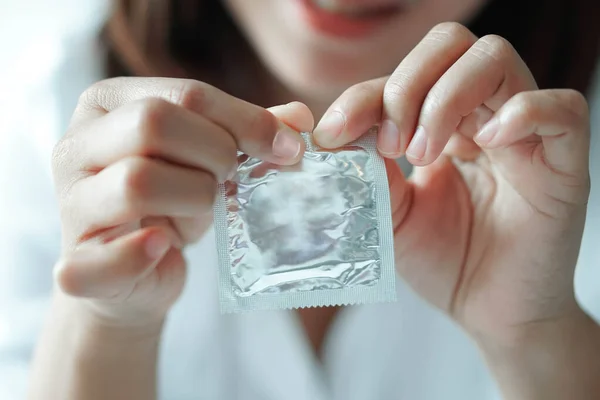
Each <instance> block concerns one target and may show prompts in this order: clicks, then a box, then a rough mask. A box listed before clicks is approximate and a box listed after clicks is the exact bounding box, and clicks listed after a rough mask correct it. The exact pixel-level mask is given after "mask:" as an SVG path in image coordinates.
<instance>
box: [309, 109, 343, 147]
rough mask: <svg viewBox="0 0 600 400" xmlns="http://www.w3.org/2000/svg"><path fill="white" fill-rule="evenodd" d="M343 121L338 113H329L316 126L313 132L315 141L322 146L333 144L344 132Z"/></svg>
mask: <svg viewBox="0 0 600 400" xmlns="http://www.w3.org/2000/svg"><path fill="white" fill-rule="evenodd" d="M344 124H345V119H344V116H343V115H342V113H340V112H339V111H331V112H329V113H327V114H325V116H323V118H321V121H319V123H318V124H317V127H316V128H315V130H314V137H315V139H316V140H317V141H318V142H319V143H320V144H322V145H328V144H334V143H335V139H336V138H338V137H339V136H340V135H341V134H342V131H343V130H344Z"/></svg>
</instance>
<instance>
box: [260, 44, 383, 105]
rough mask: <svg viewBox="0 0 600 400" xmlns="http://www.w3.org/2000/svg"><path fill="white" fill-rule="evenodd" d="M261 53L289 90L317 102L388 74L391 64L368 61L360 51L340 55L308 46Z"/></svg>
mask: <svg viewBox="0 0 600 400" xmlns="http://www.w3.org/2000/svg"><path fill="white" fill-rule="evenodd" d="M265 56H266V57H264V58H263V61H264V63H265V65H266V67H267V68H268V69H269V70H270V71H271V73H272V74H273V75H274V76H275V77H276V78H277V79H278V80H279V81H280V82H281V83H282V84H283V85H284V86H285V87H286V88H287V89H288V90H289V91H291V92H292V93H293V94H294V95H297V96H299V97H300V98H306V99H309V100H315V101H319V102H324V101H326V102H331V101H333V100H335V98H336V97H337V96H339V95H340V94H341V93H342V92H343V91H344V90H346V89H348V88H349V87H351V86H352V85H354V84H357V83H360V82H364V81H367V80H371V79H374V78H378V77H381V76H385V75H388V74H389V73H390V72H391V71H393V68H394V66H395V63H390V65H389V66H383V65H381V64H376V63H373V62H369V60H371V59H372V58H371V57H364V56H362V55H360V54H352V55H350V56H348V55H344V56H341V55H339V54H337V55H335V54H331V53H329V54H327V53H321V52H318V51H314V50H312V49H303V50H301V51H297V52H296V53H293V52H292V51H291V49H288V51H287V52H276V53H274V54H270V55H265ZM269 56H270V57H269ZM290 60H294V62H290ZM373 67H378V68H373Z"/></svg>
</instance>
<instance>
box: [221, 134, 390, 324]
mask: <svg viewBox="0 0 600 400" xmlns="http://www.w3.org/2000/svg"><path fill="white" fill-rule="evenodd" d="M375 135H376V132H375V131H374V130H372V131H371V132H369V133H368V134H366V135H365V136H363V137H362V138H360V139H359V140H357V141H355V142H353V143H351V144H349V145H347V146H344V147H342V148H339V149H335V150H330V149H322V148H319V147H318V146H316V145H315V144H314V143H313V142H312V140H311V135H310V134H308V133H303V134H302V136H303V138H304V139H305V141H306V152H305V154H304V157H303V159H302V161H301V162H300V163H298V164H296V165H293V166H280V165H275V164H272V163H268V162H265V161H262V160H259V159H256V158H251V157H248V156H247V155H245V154H241V153H240V154H239V156H238V170H237V174H236V176H235V177H234V178H233V179H232V180H231V181H228V182H226V183H224V184H221V186H220V194H219V196H218V198H217V202H216V204H215V220H214V223H215V234H216V240H217V248H218V254H219V281H220V282H219V286H220V303H221V311H222V312H223V313H230V312H239V311H249V310H264V309H281V308H301V307H316V306H330V305H349V304H361V303H374V302H385V301H394V300H395V299H396V289H395V273H394V248H393V231H392V220H391V212H390V196H389V188H388V183H387V174H386V170H385V165H384V162H383V159H382V158H381V156H380V155H379V154H378V153H377V150H376V144H375V143H376V136H375Z"/></svg>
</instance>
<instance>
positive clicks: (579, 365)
mask: <svg viewBox="0 0 600 400" xmlns="http://www.w3.org/2000/svg"><path fill="white" fill-rule="evenodd" d="M517 337H518V339H517V340H515V341H512V342H510V343H491V342H489V341H487V342H486V341H485V340H480V341H478V345H479V348H480V349H481V351H482V353H483V356H484V358H485V361H486V362H487V364H488V366H489V367H490V370H491V371H492V373H493V374H494V376H495V377H496V380H497V381H498V383H499V385H500V387H501V389H502V391H503V392H504V395H505V397H506V398H510V399H538V398H539V399H542V398H543V399H546V400H551V399H563V398H572V399H577V400H579V399H588V398H589V399H591V398H593V396H592V397H590V396H591V395H590V393H598V392H600V381H599V380H598V379H597V377H598V376H600V359H598V357H597V356H595V355H597V354H600V326H599V325H598V324H597V323H596V322H595V321H594V320H593V319H592V318H591V317H590V316H589V315H587V314H586V313H585V312H584V311H583V310H582V309H580V308H578V309H577V310H576V311H574V312H573V313H571V314H569V315H566V316H564V317H563V318H560V319H556V320H551V321H550V320H549V321H541V322H535V323H531V324H530V325H529V326H527V327H525V328H523V331H522V332H521V333H520V334H519V335H518V336H517Z"/></svg>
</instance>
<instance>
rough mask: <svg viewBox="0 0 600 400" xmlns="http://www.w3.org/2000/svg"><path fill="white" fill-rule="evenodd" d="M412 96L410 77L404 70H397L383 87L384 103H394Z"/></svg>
mask: <svg viewBox="0 0 600 400" xmlns="http://www.w3.org/2000/svg"><path fill="white" fill-rule="evenodd" d="M406 97H410V78H409V75H408V74H406V73H403V72H399V71H396V72H394V75H392V77H390V79H388V81H387V82H386V83H385V86H384V88H383V102H384V104H393V103H397V102H399V101H401V100H402V99H404V98H406Z"/></svg>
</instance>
